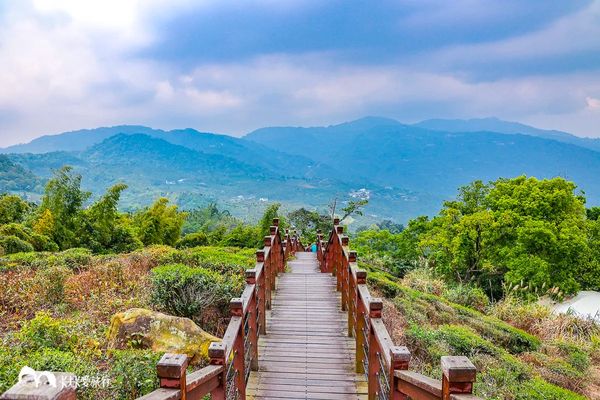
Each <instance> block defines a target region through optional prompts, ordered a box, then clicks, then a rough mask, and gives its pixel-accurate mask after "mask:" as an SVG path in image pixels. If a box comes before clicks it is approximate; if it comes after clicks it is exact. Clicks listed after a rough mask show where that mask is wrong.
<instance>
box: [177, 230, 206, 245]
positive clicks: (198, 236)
mask: <svg viewBox="0 0 600 400" xmlns="http://www.w3.org/2000/svg"><path fill="white" fill-rule="evenodd" d="M207 245H208V236H206V233H204V232H196V233H190V234H187V235H185V236H184V237H182V238H181V239H179V240H178V241H177V243H176V244H175V247H177V248H178V249H188V248H191V247H198V246H207Z"/></svg>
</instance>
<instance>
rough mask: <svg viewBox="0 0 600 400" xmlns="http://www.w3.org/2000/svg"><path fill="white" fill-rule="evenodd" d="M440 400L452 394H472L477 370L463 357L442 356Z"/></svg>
mask: <svg viewBox="0 0 600 400" xmlns="http://www.w3.org/2000/svg"><path fill="white" fill-rule="evenodd" d="M441 363H442V400H450V395H452V394H472V393H473V382H475V375H476V374H477V369H476V368H475V366H474V365H473V363H472V362H471V361H470V360H469V359H468V358H467V357H464V356H442V360H441Z"/></svg>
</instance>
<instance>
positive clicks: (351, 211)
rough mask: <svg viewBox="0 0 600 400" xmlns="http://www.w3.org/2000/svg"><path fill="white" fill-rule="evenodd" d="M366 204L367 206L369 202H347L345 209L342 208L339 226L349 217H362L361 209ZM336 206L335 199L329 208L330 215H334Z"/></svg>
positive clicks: (361, 200) (362, 200) (365, 200)
mask: <svg viewBox="0 0 600 400" xmlns="http://www.w3.org/2000/svg"><path fill="white" fill-rule="evenodd" d="M367 204H369V200H367V199H360V200H348V203H347V204H346V207H344V208H342V214H341V217H340V224H341V223H343V222H344V220H345V219H346V218H348V217H351V216H353V215H363V211H362V209H363V208H364V207H365V206H366V205H367ZM336 205H337V199H335V200H334V201H333V203H332V205H330V208H331V210H332V212H331V214H332V215H335V209H336Z"/></svg>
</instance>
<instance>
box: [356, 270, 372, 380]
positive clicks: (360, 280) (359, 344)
mask: <svg viewBox="0 0 600 400" xmlns="http://www.w3.org/2000/svg"><path fill="white" fill-rule="evenodd" d="M366 277H367V272H366V271H363V270H357V271H356V288H355V293H354V296H355V299H356V310H355V314H354V315H355V318H356V319H355V324H356V325H355V329H354V331H355V333H356V334H355V337H354V340H355V343H356V349H355V351H356V372H357V373H363V374H364V373H365V372H368V371H365V365H364V362H365V348H366V346H367V343H366V340H368V339H369V338H368V336H369V334H368V329H369V327H368V326H367V324H366V321H365V320H366V317H367V315H368V314H367V313H368V310H367V309H366V308H365V305H364V301H363V299H361V297H360V293H359V291H358V285H364V284H365V283H366Z"/></svg>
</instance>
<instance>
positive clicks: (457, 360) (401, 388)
mask: <svg viewBox="0 0 600 400" xmlns="http://www.w3.org/2000/svg"><path fill="white" fill-rule="evenodd" d="M343 233H344V228H343V226H341V225H340V224H339V219H337V218H336V219H335V220H334V227H333V230H332V231H331V232H330V234H329V237H328V239H327V241H323V235H322V234H321V232H318V236H317V238H318V239H317V259H318V260H319V265H320V268H321V272H323V273H331V274H333V275H334V276H335V277H336V281H337V289H338V291H340V292H341V299H342V300H341V301H342V310H343V311H347V314H348V335H349V336H351V337H354V339H355V342H356V352H355V358H356V365H355V368H356V372H357V373H363V374H364V375H365V377H366V379H367V383H368V391H369V399H382V400H383V399H390V400H399V399H407V398H411V399H414V400H429V399H443V400H449V399H453V400H467V399H470V400H474V399H476V397H474V396H473V395H472V391H473V383H474V382H475V373H476V370H475V367H474V366H473V364H472V363H471V362H470V361H469V359H468V358H466V357H448V356H445V357H442V359H441V368H442V380H436V379H431V378H429V377H427V376H424V375H421V374H419V373H417V372H412V371H409V370H408V368H409V363H410V359H411V355H410V351H409V350H408V348H406V347H404V346H395V345H394V343H393V341H392V339H391V337H390V334H389V333H388V331H387V329H386V327H385V325H384V323H383V319H382V310H383V302H382V300H381V299H378V298H374V297H372V296H371V294H370V292H369V288H368V287H367V285H366V278H367V272H366V271H364V270H361V269H359V268H358V266H357V264H356V252H355V251H351V250H350V249H349V246H348V244H349V239H348V236H345V235H344V234H343Z"/></svg>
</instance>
